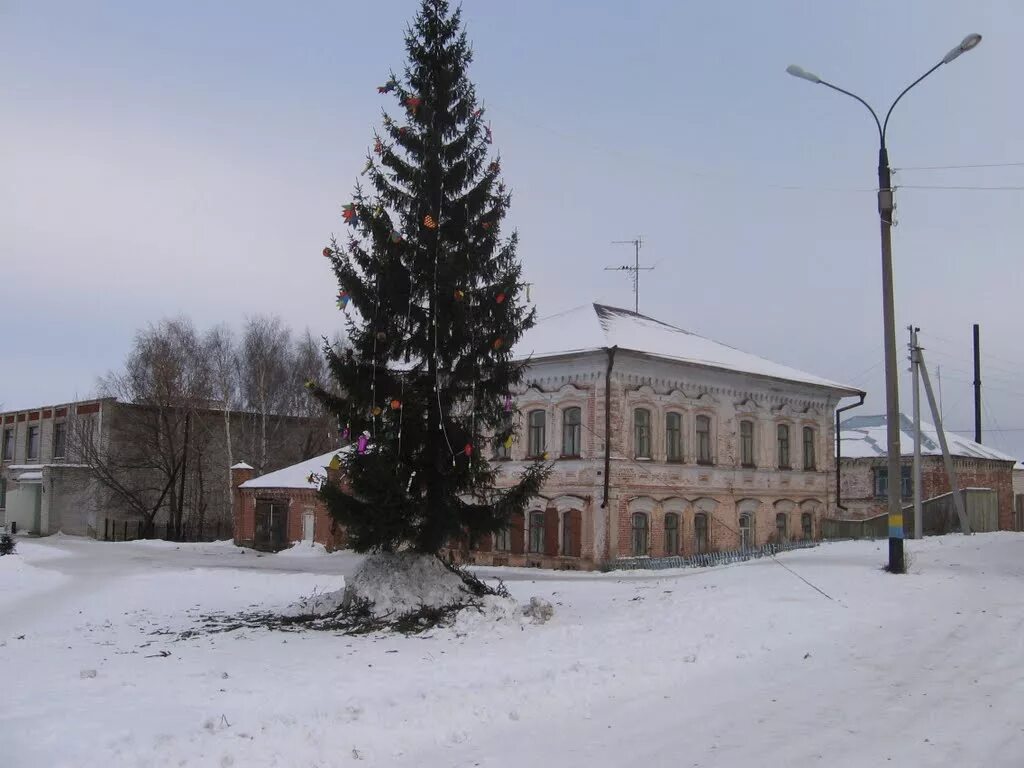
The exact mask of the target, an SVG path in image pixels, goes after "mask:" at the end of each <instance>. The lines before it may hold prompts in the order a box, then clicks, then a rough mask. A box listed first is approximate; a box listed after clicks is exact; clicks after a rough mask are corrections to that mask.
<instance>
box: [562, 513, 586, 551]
mask: <svg viewBox="0 0 1024 768" xmlns="http://www.w3.org/2000/svg"><path fill="white" fill-rule="evenodd" d="M582 527H583V513H582V512H580V511H579V510H578V509H569V510H566V511H565V512H563V513H562V555H563V556H566V557H579V556H580V545H581V543H582V542H581V541H580V538H581V535H582Z"/></svg>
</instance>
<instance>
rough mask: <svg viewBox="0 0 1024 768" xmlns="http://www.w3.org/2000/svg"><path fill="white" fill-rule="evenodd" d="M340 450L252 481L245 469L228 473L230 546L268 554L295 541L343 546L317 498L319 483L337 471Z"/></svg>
mask: <svg viewBox="0 0 1024 768" xmlns="http://www.w3.org/2000/svg"><path fill="white" fill-rule="evenodd" d="M339 453H340V451H331V452H330V453H325V454H323V455H322V456H317V457H316V458H313V459H307V460H306V461H303V462H299V463H298V464H293V465H292V466H290V467H285V468H284V469H279V470H277V471H276V472H269V473H267V474H265V475H262V476H260V477H254V476H253V475H254V470H253V468H252V467H250V466H249V465H248V464H244V463H242V464H236V465H234V466H233V467H232V468H231V484H232V486H233V487H234V489H235V492H234V499H233V504H232V506H233V510H232V511H233V518H234V540H235V544H237V545H238V546H243V547H252V548H253V549H260V550H264V551H268V552H276V551H278V550H281V549H285V548H287V547H289V546H291V545H292V543H294V542H306V543H309V544H312V543H314V542H316V543H318V544H323V545H324V546H325V547H326V548H327V549H328V550H334V549H341V548H344V546H345V535H344V531H343V530H341V529H340V528H338V527H337V526H335V525H334V524H333V521H332V520H331V518H330V516H329V515H328V514H327V508H326V507H325V506H324V503H323V501H321V499H320V496H319V494H318V492H317V491H318V489H319V488H320V483H321V482H322V481H323V480H324V478H326V477H327V476H328V475H329V474H330V475H331V476H332V479H334V475H335V472H336V471H337V466H338V464H337V462H335V463H334V464H332V462H334V460H335V457H336V456H338V455H339Z"/></svg>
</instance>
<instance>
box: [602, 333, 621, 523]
mask: <svg viewBox="0 0 1024 768" xmlns="http://www.w3.org/2000/svg"><path fill="white" fill-rule="evenodd" d="M617 349H618V347H606V348H605V352H607V353H608V368H607V370H606V371H605V376H604V498H603V499H601V509H604V508H605V507H607V506H608V489H609V486H610V485H611V466H612V366H613V365H615V350H617Z"/></svg>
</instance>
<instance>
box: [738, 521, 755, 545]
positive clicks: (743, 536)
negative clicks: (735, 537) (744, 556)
mask: <svg viewBox="0 0 1024 768" xmlns="http://www.w3.org/2000/svg"><path fill="white" fill-rule="evenodd" d="M753 546H754V517H753V515H751V514H750V513H748V512H744V513H743V514H742V515H740V549H750V548H751V547H753Z"/></svg>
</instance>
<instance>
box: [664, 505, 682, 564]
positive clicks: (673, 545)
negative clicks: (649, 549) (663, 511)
mask: <svg viewBox="0 0 1024 768" xmlns="http://www.w3.org/2000/svg"><path fill="white" fill-rule="evenodd" d="M665 554H666V555H678V554H679V515H677V514H676V513H675V512H669V513H668V514H667V515H665Z"/></svg>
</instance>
